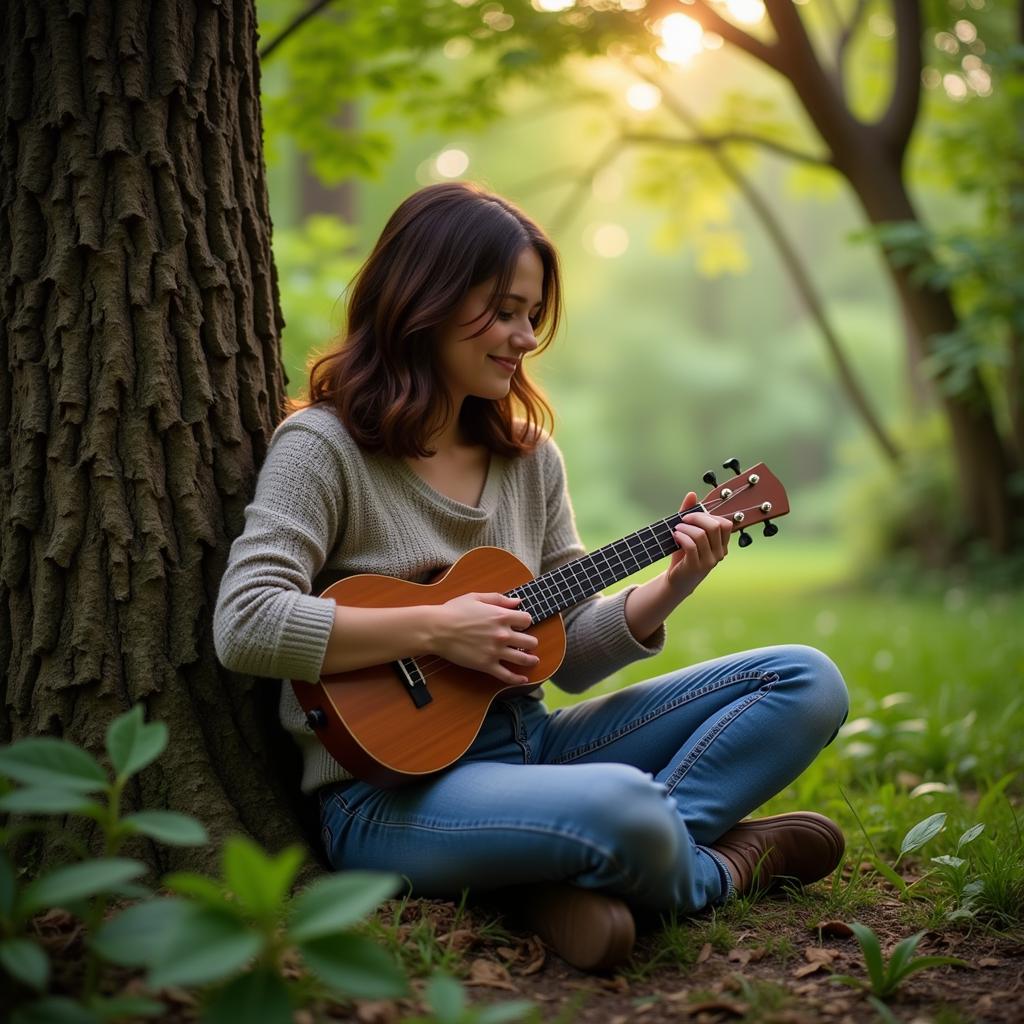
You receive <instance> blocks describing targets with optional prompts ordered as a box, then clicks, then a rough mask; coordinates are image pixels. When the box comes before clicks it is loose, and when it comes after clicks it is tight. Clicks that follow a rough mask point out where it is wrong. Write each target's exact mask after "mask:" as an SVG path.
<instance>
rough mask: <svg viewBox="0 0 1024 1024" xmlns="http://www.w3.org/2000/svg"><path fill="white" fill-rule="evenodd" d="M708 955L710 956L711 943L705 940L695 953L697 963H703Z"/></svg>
mask: <svg viewBox="0 0 1024 1024" xmlns="http://www.w3.org/2000/svg"><path fill="white" fill-rule="evenodd" d="M709 956H711V943H710V942H705V943H704V945H703V946H701V947H700V952H699V953H698V954H697V963H699V964H702V963H704V961H705V960H707V959H708V957H709Z"/></svg>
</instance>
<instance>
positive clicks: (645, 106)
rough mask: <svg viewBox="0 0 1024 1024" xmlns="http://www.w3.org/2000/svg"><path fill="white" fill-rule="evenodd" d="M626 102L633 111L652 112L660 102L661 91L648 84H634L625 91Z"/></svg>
mask: <svg viewBox="0 0 1024 1024" xmlns="http://www.w3.org/2000/svg"><path fill="white" fill-rule="evenodd" d="M626 102H627V103H628V104H629V105H630V106H631V107H632V108H633V109H634V110H641V111H647V110H653V109H654V108H655V107H656V106H657V105H658V104H659V103H660V102H661V90H660V89H659V88H658V87H657V86H656V85H651V83H650V82H634V83H633V84H632V85H631V86H630V87H629V88H628V89H627V90H626Z"/></svg>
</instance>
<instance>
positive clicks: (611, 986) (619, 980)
mask: <svg viewBox="0 0 1024 1024" xmlns="http://www.w3.org/2000/svg"><path fill="white" fill-rule="evenodd" d="M594 981H596V982H597V983H598V985H600V986H601V988H605V989H608V991H609V992H619V993H623V994H625V993H626V992H628V991H629V982H628V981H627V980H626V979H625V978H624V977H623V976H622V975H621V974H616V975H615V977H614V978H596V977H595V978H594Z"/></svg>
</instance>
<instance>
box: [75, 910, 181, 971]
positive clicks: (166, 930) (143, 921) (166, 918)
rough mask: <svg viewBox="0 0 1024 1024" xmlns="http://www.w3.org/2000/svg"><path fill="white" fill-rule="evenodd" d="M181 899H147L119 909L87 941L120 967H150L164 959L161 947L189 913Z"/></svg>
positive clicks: (100, 953) (106, 958) (162, 947)
mask: <svg viewBox="0 0 1024 1024" xmlns="http://www.w3.org/2000/svg"><path fill="white" fill-rule="evenodd" d="M191 911H192V908H191V906H190V904H188V903H186V902H185V901H184V900H179V899H175V898H173V897H171V898H169V899H159V900H150V901H149V902H147V903H139V904H136V905H135V906H134V907H129V908H128V909H127V910H123V911H122V912H121V913H120V914H118V915H117V917H115V918H113V919H111V920H110V921H107V922H106V923H105V924H103V925H102V927H100V929H99V930H98V931H97V932H96V934H95V935H94V936H93V938H92V939H91V940H90V942H89V945H90V946H91V947H92V948H93V949H94V950H95V951H96V952H97V953H99V955H100V956H101V957H103V959H104V960H109V961H111V962H112V963H115V964H121V965H122V966H124V967H153V966H156V965H157V964H159V963H160V962H161V961H162V960H163V959H164V955H163V953H164V948H165V947H166V945H167V942H168V939H169V937H170V936H171V935H173V934H174V931H175V929H176V928H178V927H179V926H180V925H181V924H182V923H183V922H184V920H185V918H186V917H187V916H188V915H189V914H190V913H191Z"/></svg>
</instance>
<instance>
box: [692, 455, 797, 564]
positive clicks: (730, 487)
mask: <svg viewBox="0 0 1024 1024" xmlns="http://www.w3.org/2000/svg"><path fill="white" fill-rule="evenodd" d="M722 467H723V469H730V470H732V472H733V473H734V474H736V475H735V476H733V477H732V478H731V479H729V480H726V481H725V482H724V483H722V484H720V483H718V481H717V479H716V477H715V474H714V473H713V472H711V471H708V472H707V473H705V474H704V482H705V483H708V484H714V487H713V488H712V489H711V490H710V491H708V493H707V494H706V495H705V497H704V498H703V500H702V501H701V504H702V505H703V506H704V508H705V509H706V510H707V511H708V512H710V513H711V514H712V515H716V516H723V517H724V518H726V519H731V520H732V524H733V527H732V528H733V531H734V532H735V531H737V530H738V531H739V533H740V540H739V544H740V547H741V548H745V547H746V546H747V545H748V544H750V543H751V541H752V540H753V538H752V537H751V536H750V534H748V533H745V532H744V531H745V530H746V529H748V528H749V527H751V526H756V525H757V524H758V523H764V524H765V527H764V535H765V536H766V537H774V536H775V534H777V533H778V532H779V528H778V527H777V526H776V525H775V524H774V523H773V522H771V520H773V519H777V518H778V517H779V516H784V515H786V513H787V512H789V498H788V497H787V496H786V489H785V488H784V487H783V486H782V484H781V483H780V482H779V478H778V477H777V476H776V475H775V474H774V473H773V472H772V471H771V470H770V469H769V468H768V467H767V466H766V465H765V464H764V463H763V462H759V463H758V464H757V465H756V466H752V467H751V468H750V469H747V470H744V472H742V473H741V472H740V471H739V469H740V463H739V459H730V460H729V461H728V462H724V463H723V464H722Z"/></svg>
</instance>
